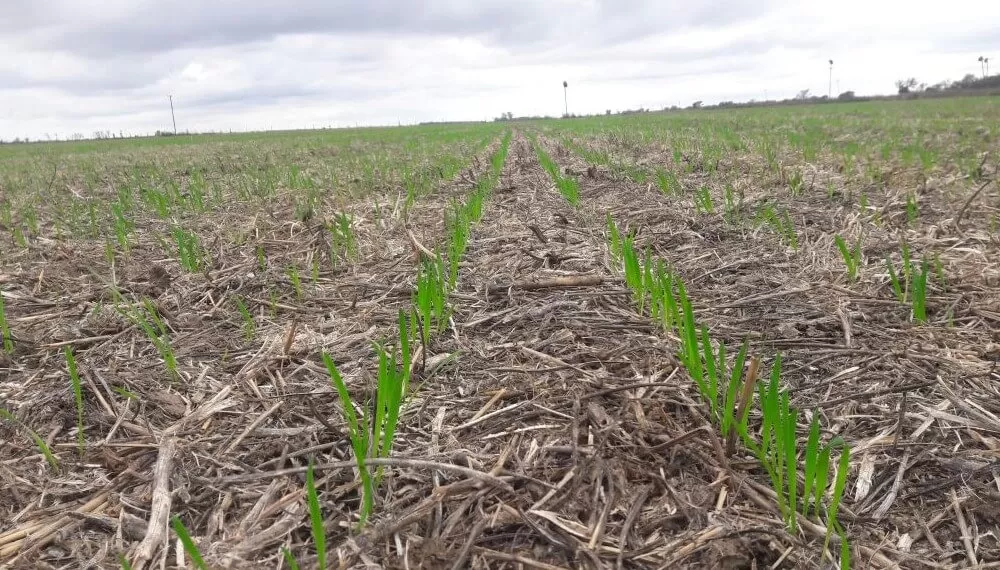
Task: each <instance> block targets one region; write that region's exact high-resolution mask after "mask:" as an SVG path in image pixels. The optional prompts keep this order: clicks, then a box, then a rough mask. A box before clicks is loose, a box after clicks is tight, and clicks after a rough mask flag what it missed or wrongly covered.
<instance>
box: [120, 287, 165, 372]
mask: <svg viewBox="0 0 1000 570" xmlns="http://www.w3.org/2000/svg"><path fill="white" fill-rule="evenodd" d="M118 312H119V313H121V314H122V316H124V317H125V318H127V319H128V320H130V321H131V322H132V324H134V325H136V326H138V327H139V328H140V329H142V332H144V333H146V337H147V338H148V339H149V342H150V343H151V344H152V345H153V347H155V348H156V350H157V352H159V353H160V357H162V358H163V362H164V365H165V366H166V368H167V373H168V374H169V375H170V378H171V379H172V380H176V379H177V378H179V375H178V373H177V359H176V358H175V357H174V351H173V349H172V348H171V347H170V340H169V335H168V331H167V327H166V325H165V324H164V323H163V320H162V319H160V315H159V313H158V312H157V311H156V307H155V306H153V303H152V302H151V301H150V300H149V299H143V300H142V309H136V308H133V307H129V308H127V309H121V308H118ZM147 315H148V318H147Z"/></svg>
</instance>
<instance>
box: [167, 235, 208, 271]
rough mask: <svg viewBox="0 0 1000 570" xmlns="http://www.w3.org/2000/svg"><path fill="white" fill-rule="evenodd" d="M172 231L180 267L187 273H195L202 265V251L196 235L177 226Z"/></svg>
mask: <svg viewBox="0 0 1000 570" xmlns="http://www.w3.org/2000/svg"><path fill="white" fill-rule="evenodd" d="M173 233H174V240H175V241H176V243H177V255H178V258H179V259H180V264H181V267H182V268H183V269H184V270H185V271H187V272H188V273H197V272H198V271H200V270H201V269H202V267H203V265H204V251H203V250H202V248H201V243H200V242H199V241H198V236H196V235H195V234H194V233H192V232H189V231H187V230H185V229H184V228H181V227H179V226H178V227H175V228H174V232H173Z"/></svg>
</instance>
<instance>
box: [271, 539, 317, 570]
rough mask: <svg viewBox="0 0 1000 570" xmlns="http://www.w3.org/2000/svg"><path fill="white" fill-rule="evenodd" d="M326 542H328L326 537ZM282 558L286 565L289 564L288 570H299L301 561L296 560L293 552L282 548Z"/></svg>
mask: <svg viewBox="0 0 1000 570" xmlns="http://www.w3.org/2000/svg"><path fill="white" fill-rule="evenodd" d="M324 540H326V539H325V537H324ZM281 556H282V558H284V559H285V563H286V564H288V570H299V561H298V560H296V559H295V555H294V554H292V551H291V550H288V549H287V548H285V547H284V546H282V547H281Z"/></svg>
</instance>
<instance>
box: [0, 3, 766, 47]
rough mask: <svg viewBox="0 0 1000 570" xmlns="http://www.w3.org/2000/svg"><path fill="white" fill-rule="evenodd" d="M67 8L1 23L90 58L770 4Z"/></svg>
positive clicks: (621, 33)
mask: <svg viewBox="0 0 1000 570" xmlns="http://www.w3.org/2000/svg"><path fill="white" fill-rule="evenodd" d="M59 4H62V6H61V7H62V8H64V9H62V10H61V9H60V8H59V7H54V6H51V5H50V6H48V9H47V10H46V11H43V10H41V9H39V8H37V7H36V6H35V4H34V3H27V2H20V1H15V2H13V3H12V4H8V5H7V6H5V7H3V8H0V20H5V21H7V22H8V25H7V26H5V27H6V28H7V29H6V30H5V31H7V32H10V33H13V34H14V36H15V37H20V39H21V41H23V42H26V43H27V45H29V46H32V47H35V48H48V49H60V50H67V51H72V52H73V53H77V54H84V55H88V56H91V57H106V56H109V55H112V54H121V53H136V52H142V53H151V52H167V51H171V50H175V49H182V48H190V47H210V46H224V45H235V44H245V43H256V42H263V41H267V40H270V39H273V38H275V37H277V36H280V35H291V34H352V35H357V34H369V33H376V32H384V33H395V34H414V35H448V36H481V37H485V38H487V39H488V40H489V41H490V42H491V43H494V44H496V45H501V46H510V47H512V48H517V49H530V48H531V46H532V45H533V44H537V43H542V44H544V43H547V42H568V43H578V42H579V41H581V40H585V41H587V42H589V43H595V42H596V43H607V42H610V43H614V42H618V41H626V40H634V39H637V38H640V37H643V36H646V35H649V34H654V33H662V32H667V31H670V30H677V29H681V28H684V27H691V26H694V27H697V26H717V25H723V24H726V23H729V22H733V21H738V20H741V19H744V18H747V17H749V16H751V15H753V14H760V13H762V12H763V11H765V10H766V9H767V8H769V6H770V4H771V0H767V1H765V2H756V3H753V4H752V6H751V4H749V3H745V2H740V1H737V0H713V1H710V2H702V3H691V2H684V1H679V0H673V1H669V2H643V1H642V0H619V1H614V0H601V1H599V2H596V3H576V2H567V1H565V0H563V1H558V0H555V1H553V0H545V1H541V0H534V1H533V0H513V1H500V0H483V1H476V2H460V1H456V0H420V1H419V2H406V3H401V2H398V1H393V0H371V1H369V2H357V1H350V0H333V1H322V0H309V1H306V2H297V3H295V4H293V5H291V6H290V5H289V4H288V3H287V2H285V1H282V0H245V1H240V2H237V1H234V0H220V1H213V2H201V1H198V0H173V1H164V2H148V1H147V2H130V3H121V4H119V5H118V6H114V5H112V6H107V5H106V4H105V3H100V4H96V3H89V4H91V6H90V9H89V10H88V9H87V8H88V7H87V6H86V5H84V6H81V3H68V2H66V1H65V0H63V1H62V2H60V3H59ZM84 4H88V3H84ZM50 14H62V16H50ZM11 21H16V22H18V26H17V27H13V26H11V25H10V24H9V23H10V22H11ZM0 29H3V28H0Z"/></svg>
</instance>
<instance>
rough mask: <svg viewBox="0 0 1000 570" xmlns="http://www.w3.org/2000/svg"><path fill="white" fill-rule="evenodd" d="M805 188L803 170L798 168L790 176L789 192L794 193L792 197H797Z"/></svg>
mask: <svg viewBox="0 0 1000 570" xmlns="http://www.w3.org/2000/svg"><path fill="white" fill-rule="evenodd" d="M804 188H805V183H804V181H803V179H802V171H801V170H798V169H796V170H795V171H794V172H792V175H791V176H790V177H789V178H788V192H789V193H790V194H791V195H792V197H796V196H798V195H800V194H802V190H803V189H804Z"/></svg>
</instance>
